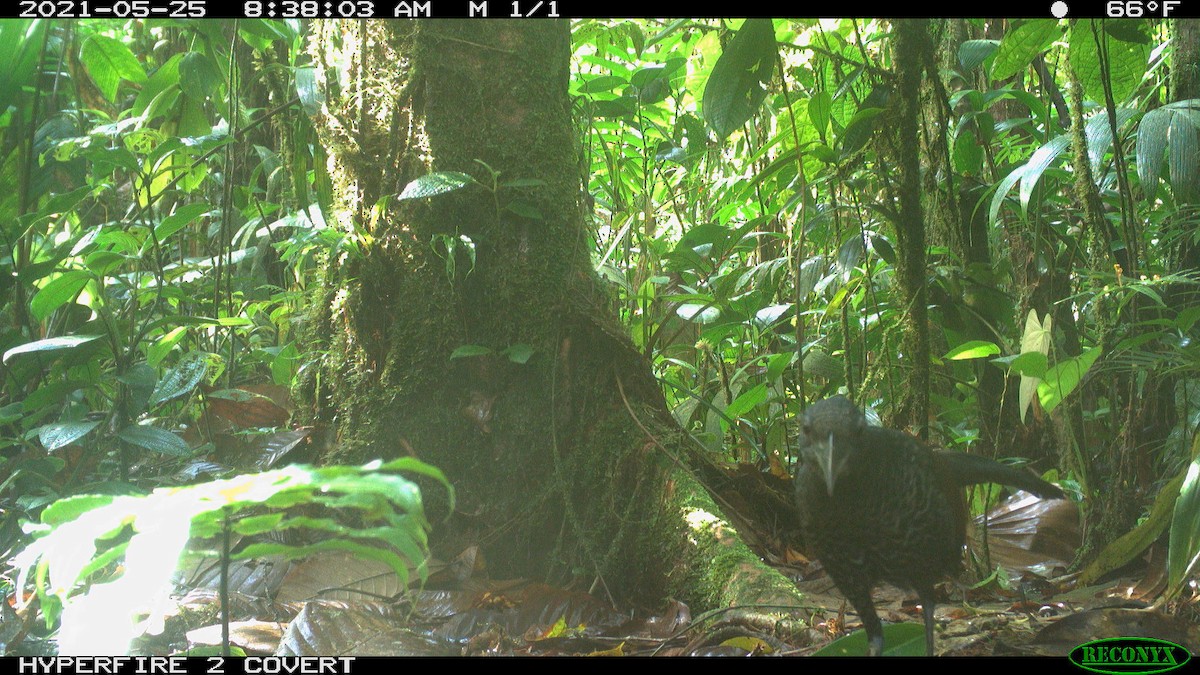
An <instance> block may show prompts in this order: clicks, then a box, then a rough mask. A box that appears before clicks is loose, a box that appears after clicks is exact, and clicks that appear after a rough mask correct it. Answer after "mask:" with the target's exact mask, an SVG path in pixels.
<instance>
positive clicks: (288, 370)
mask: <svg viewBox="0 0 1200 675" xmlns="http://www.w3.org/2000/svg"><path fill="white" fill-rule="evenodd" d="M298 358H300V350H298V349H296V343H294V342H289V343H287V344H286V345H285V346H284V347H283V349H280V350H279V353H278V354H276V355H275V358H273V359H271V379H272V380H274V381H275V384H278V385H280V386H288V385H289V384H291V382H292V374H293V373H295V372H296V360H297V359H298Z"/></svg>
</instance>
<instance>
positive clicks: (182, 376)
mask: <svg viewBox="0 0 1200 675" xmlns="http://www.w3.org/2000/svg"><path fill="white" fill-rule="evenodd" d="M207 372H208V355H207V354H205V353H203V352H191V353H190V354H187V355H186V356H184V357H183V358H182V359H180V360H179V363H178V364H176V365H175V367H174V368H172V369H170V370H168V371H167V373H166V374H165V375H163V377H162V379H161V380H159V381H158V385H157V386H155V387H154V393H153V394H151V395H150V401H149V405H151V406H155V405H158V404H159V403H164V402H166V401H170V400H171V399H173V398H177V397H179V396H183V395H184V394H188V393H191V391H192V390H193V389H195V388H196V385H197V384H200V380H203V379H204V374H205V373H207Z"/></svg>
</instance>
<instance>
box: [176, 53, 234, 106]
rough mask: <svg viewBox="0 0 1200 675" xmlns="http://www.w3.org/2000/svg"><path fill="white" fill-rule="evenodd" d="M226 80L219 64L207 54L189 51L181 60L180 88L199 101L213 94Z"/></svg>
mask: <svg viewBox="0 0 1200 675" xmlns="http://www.w3.org/2000/svg"><path fill="white" fill-rule="evenodd" d="M224 81H225V78H224V77H222V75H221V71H220V70H219V69H218V68H217V64H216V63H214V62H213V60H212V58H210V57H209V56H207V55H206V54H201V53H200V52H188V53H186V54H184V55H183V59H182V60H181V61H180V62H179V88H180V89H182V90H183V93H185V94H187V95H188V96H190V97H192V98H193V99H195V100H197V101H204V100H206V99H207V98H208V97H209V96H212V95H213V94H214V93H215V92H216V91H217V89H218V87H220V86H221V84H222V83H224Z"/></svg>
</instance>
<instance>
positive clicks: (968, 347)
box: [942, 340, 1000, 361]
mask: <svg viewBox="0 0 1200 675" xmlns="http://www.w3.org/2000/svg"><path fill="white" fill-rule="evenodd" d="M999 353H1000V348H999V347H997V346H996V343H994V342H986V341H983V340H972V341H970V342H964V343H963V344H961V345H959V346H957V347H955V348H954V349H951V350H950V351H949V352H947V353H946V355H945V356H944V357H942V358H944V359H947V360H949V361H965V360H968V359H982V358H984V357H987V356H992V355H993V354H999Z"/></svg>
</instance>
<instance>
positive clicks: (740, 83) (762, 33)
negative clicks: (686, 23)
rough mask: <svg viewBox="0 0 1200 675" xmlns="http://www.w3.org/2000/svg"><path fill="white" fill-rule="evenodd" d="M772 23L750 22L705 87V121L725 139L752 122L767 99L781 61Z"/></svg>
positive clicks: (767, 21)
mask: <svg viewBox="0 0 1200 675" xmlns="http://www.w3.org/2000/svg"><path fill="white" fill-rule="evenodd" d="M777 49H778V48H777V46H776V44H775V26H774V23H773V22H772V21H771V19H747V20H746V22H745V23H744V24H742V27H741V29H740V30H739V31H738V32H737V35H734V36H733V39H732V40H730V41H729V44H728V45H727V46H726V47H725V51H723V52H722V53H721V57H720V58H719V59H717V63H716V65H714V66H713V70H712V74H711V75H709V78H708V83H707V84H706V85H705V87H704V97H703V104H702V109H703V111H704V121H705V122H707V123H708V126H709V127H710V128H711V129H712V130H713V131H715V132H717V135H718V136H720V137H721V138H725V137H726V136H728V135H729V134H731V133H733V131H734V130H736V129H738V128H739V127H741V126H742V125H743V124H745V123H746V121H747V120H749V119H750V117H751V116H752V115H754V113H755V112H757V111H758V108H759V106H761V105H762V102H763V100H764V99H765V98H766V96H767V88H766V85H765V83H766V82H767V80H769V79H770V78H771V75H772V73H773V72H774V69H775V59H776V58H777V53H778V51H777Z"/></svg>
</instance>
